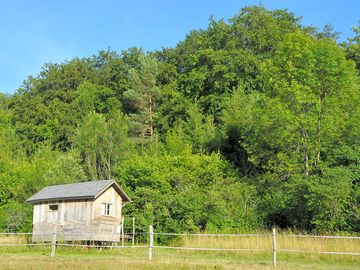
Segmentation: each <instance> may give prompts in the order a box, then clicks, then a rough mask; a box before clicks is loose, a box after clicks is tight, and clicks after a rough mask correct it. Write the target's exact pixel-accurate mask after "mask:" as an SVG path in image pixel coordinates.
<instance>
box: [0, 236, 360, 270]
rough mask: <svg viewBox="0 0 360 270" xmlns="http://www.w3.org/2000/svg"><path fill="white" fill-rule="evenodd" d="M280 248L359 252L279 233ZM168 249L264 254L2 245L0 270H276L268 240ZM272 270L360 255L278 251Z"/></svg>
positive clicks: (356, 245) (357, 246) (345, 261)
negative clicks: (150, 256) (150, 253)
mask: <svg viewBox="0 0 360 270" xmlns="http://www.w3.org/2000/svg"><path fill="white" fill-rule="evenodd" d="M277 240H278V248H279V249H280V248H281V249H296V250H307V251H344V252H357V253H360V240H354V239H318V238H295V237H290V236H284V235H279V236H278V237H277ZM24 242H26V238H25V237H23V236H22V237H18V236H16V237H14V236H10V237H9V236H8V237H2V238H0V243H24ZM169 245H171V246H181V247H190V246H191V247H206V248H214V247H217V248H258V249H264V250H265V251H256V252H255V251H198V250H173V249H171V250H170V249H158V248H155V249H154V259H153V260H152V261H148V260H147V255H148V253H147V252H148V250H147V249H146V248H144V249H141V248H134V249H133V248H127V249H115V248H114V249H106V248H103V249H94V248H91V249H89V248H81V247H58V248H57V249H56V256H55V257H54V258H51V257H50V250H51V247H49V246H47V247H5V246H0V269H14V270H18V269H19V270H20V269H21V270H25V269H120V270H123V269H135V270H137V269H165V270H167V269H169V270H170V269H176V270H177V269H217V270H220V269H231V270H232V269H252V270H257V269H259V270H260V269H261V270H262V269H274V268H273V266H272V251H271V249H272V244H271V237H256V238H254V237H241V238H237V237H236V238H234V237H198V236H186V237H181V238H177V239H173V240H172V241H171V243H169ZM277 256H278V267H277V268H276V269H334V270H335V269H344V270H345V269H346V270H355V269H357V270H358V269H360V256H352V255H321V254H316V253H286V252H279V253H278V255H277Z"/></svg>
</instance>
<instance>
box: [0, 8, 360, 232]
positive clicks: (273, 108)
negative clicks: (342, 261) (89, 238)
mask: <svg viewBox="0 0 360 270" xmlns="http://www.w3.org/2000/svg"><path fill="white" fill-rule="evenodd" d="M354 32H355V37H354V38H352V39H349V40H348V42H344V43H341V44H339V43H338V42H337V33H335V32H333V31H332V28H331V26H326V27H324V29H323V30H322V31H319V30H317V29H315V28H313V27H304V26H303V25H302V24H301V21H300V19H299V18H297V17H296V16H295V15H294V14H293V13H290V12H288V11H286V10H276V11H269V10H266V9H265V8H264V7H262V6H251V7H245V8H243V9H242V10H241V11H240V13H239V14H238V15H236V16H234V17H233V18H231V19H230V20H229V21H228V22H226V21H224V20H220V21H217V20H215V19H211V20H210V23H209V26H208V28H207V29H205V30H196V31H192V32H190V33H189V34H188V36H187V37H186V38H185V40H184V41H182V42H180V43H179V44H178V45H177V46H176V47H175V48H163V49H161V50H158V51H154V52H148V53H145V52H143V50H142V49H138V48H130V49H129V50H127V51H123V52H121V53H117V52H113V51H110V50H108V51H101V52H99V53H98V55H95V56H92V57H89V58H83V59H79V58H76V59H73V60H71V61H67V62H64V63H61V64H55V63H49V64H45V66H44V67H43V69H42V71H41V73H40V74H39V75H37V76H35V77H33V76H30V77H28V78H27V79H26V80H25V81H24V83H23V85H22V86H21V87H20V88H19V89H18V91H17V92H16V93H15V94H14V95H11V96H6V95H1V96H0V149H1V151H0V230H4V231H25V230H30V229H31V221H32V216H31V213H32V209H31V206H29V205H27V204H26V203H25V202H24V201H25V200H26V199H27V198H28V197H29V196H31V195H32V194H33V193H35V192H37V191H39V190H40V189H41V188H43V187H44V186H47V185H51V184H60V183H70V182H78V181H86V180H89V179H92V180H96V179H108V178H114V179H116V180H117V181H118V182H119V184H120V185H121V186H122V187H123V188H124V189H125V190H126V191H127V193H128V194H129V195H130V197H131V198H132V200H133V202H132V203H131V204H128V205H126V206H125V208H124V210H125V214H126V215H127V216H136V217H137V223H138V226H139V227H140V228H143V229H145V228H146V226H147V225H148V224H154V225H155V227H156V229H157V230H158V231H168V232H169V231H199V230H207V231H211V232H224V231H244V230H247V229H251V228H259V227H267V226H272V225H276V226H279V227H282V228H287V227H290V228H297V229H304V230H316V231H356V232H360V121H359V117H360V106H359V105H360V81H359V74H360V73H359V72H360V28H354Z"/></svg>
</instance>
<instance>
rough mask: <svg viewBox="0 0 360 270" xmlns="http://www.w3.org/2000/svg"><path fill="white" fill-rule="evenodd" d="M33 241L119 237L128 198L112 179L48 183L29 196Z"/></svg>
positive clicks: (114, 240) (91, 239)
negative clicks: (65, 183)
mask: <svg viewBox="0 0 360 270" xmlns="http://www.w3.org/2000/svg"><path fill="white" fill-rule="evenodd" d="M27 202H29V203H31V204H33V205H34V213H33V241H35V242H36V241H50V240H51V239H52V235H53V233H54V232H56V234H57V239H59V240H62V241H108V242H118V241H119V239H120V223H121V210H122V206H123V204H124V203H126V202H130V198H129V197H128V196H127V195H126V194H125V192H124V191H123V190H122V189H121V187H120V186H119V185H118V184H117V183H116V182H115V181H114V180H100V181H91V182H81V183H75V184H67V185H57V186H48V187H45V188H44V189H42V190H41V191H39V192H38V193H36V194H35V195H33V196H32V197H30V198H29V199H28V200H27Z"/></svg>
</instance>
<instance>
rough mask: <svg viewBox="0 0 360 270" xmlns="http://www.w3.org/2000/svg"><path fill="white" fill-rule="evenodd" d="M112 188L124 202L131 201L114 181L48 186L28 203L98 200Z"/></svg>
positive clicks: (28, 200)
mask: <svg viewBox="0 0 360 270" xmlns="http://www.w3.org/2000/svg"><path fill="white" fill-rule="evenodd" d="M111 186H113V187H114V189H115V190H116V191H117V193H118V194H119V195H120V196H121V198H122V199H123V201H124V202H129V201H130V198H129V196H127V195H126V193H125V192H124V191H123V190H122V189H121V187H120V186H119V185H118V184H117V183H116V182H115V181H114V180H98V181H90V182H81V183H74V184H66V185H56V186H48V187H45V188H43V189H42V190H40V191H39V192H38V193H36V194H34V195H33V196H31V197H30V198H29V199H27V200H26V201H27V202H29V203H37V202H43V201H59V200H85V199H96V198H97V197H98V196H99V195H101V194H102V193H103V192H104V191H105V190H107V189H108V188H109V187H111Z"/></svg>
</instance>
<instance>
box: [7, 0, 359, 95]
mask: <svg viewBox="0 0 360 270" xmlns="http://www.w3.org/2000/svg"><path fill="white" fill-rule="evenodd" d="M258 3H259V1H252V0H237V1H236V0H221V1H219V0H207V1H205V0H192V1H191V0H178V1H175V0H151V1H149V0H148V1H146V0H133V1H123V0H118V1H116V0H86V1H85V0H72V1H69V0H47V1H45V0H0V25H1V26H0V37H1V39H0V92H3V93H13V92H14V91H15V90H16V89H17V88H18V87H19V86H20V85H21V84H22V82H23V80H24V79H25V78H26V77H27V76H28V75H37V74H38V73H39V72H40V70H41V67H42V66H43V65H44V63H46V62H56V63H60V62H63V61H65V60H70V59H72V58H73V57H76V56H78V57H88V56H91V55H93V54H96V53H97V52H98V51H99V50H102V49H103V50H106V49H108V48H109V47H110V48H111V49H112V50H116V51H121V50H126V49H127V48H129V47H132V46H137V47H143V48H144V49H145V50H146V51H149V50H154V49H160V48H161V47H173V46H175V45H176V44H177V43H178V42H179V41H181V40H183V39H184V37H185V36H186V34H187V33H188V32H189V31H190V30H192V29H200V28H206V26H207V24H208V21H209V18H210V16H211V15H214V16H215V18H217V19H220V18H225V19H227V18H230V17H232V16H233V15H235V14H236V13H238V12H239V10H240V9H241V8H242V7H244V6H246V5H252V4H258ZM262 3H263V5H264V6H265V7H267V8H269V9H279V8H288V9H289V10H290V11H293V12H295V13H296V15H298V16H300V15H302V16H303V17H304V18H303V24H304V25H314V26H318V27H322V26H323V25H324V24H326V23H331V24H332V25H333V26H334V27H335V30H336V31H340V32H342V38H341V39H342V40H345V39H346V38H347V37H349V36H352V32H351V27H352V26H354V25H358V21H359V20H360V12H359V11H360V0H344V1H339V0H327V1H326V0H263V1H262Z"/></svg>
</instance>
